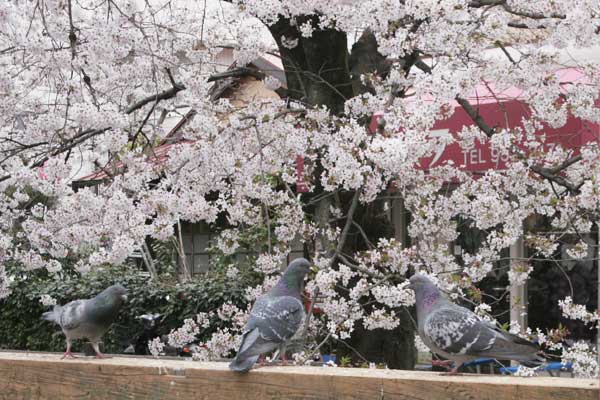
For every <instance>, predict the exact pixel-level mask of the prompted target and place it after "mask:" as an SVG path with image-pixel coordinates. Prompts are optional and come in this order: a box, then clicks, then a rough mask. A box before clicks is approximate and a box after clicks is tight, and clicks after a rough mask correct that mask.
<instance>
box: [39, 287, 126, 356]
mask: <svg viewBox="0 0 600 400" xmlns="http://www.w3.org/2000/svg"><path fill="white" fill-rule="evenodd" d="M126 300H127V290H126V289H125V288H124V287H123V286H121V285H119V284H116V285H112V286H110V287H108V288H106V289H104V291H102V292H101V293H100V294H98V295H97V296H96V297H94V298H91V299H87V300H74V301H72V302H70V303H67V304H65V305H64V306H59V305H56V306H54V309H53V310H52V311H48V312H45V313H44V314H42V319H44V320H46V321H53V322H55V323H57V324H58V325H59V326H60V327H61V329H62V331H63V333H64V334H65V337H66V338H67V350H66V351H65V354H64V355H63V357H62V358H75V356H74V355H73V354H72V353H71V342H72V341H73V339H80V338H87V339H88V340H89V341H90V342H91V343H92V347H93V348H94V351H95V352H96V358H106V356H105V355H104V354H102V353H101V352H100V349H99V348H98V343H99V342H100V339H101V338H102V336H103V335H104V334H105V333H106V331H108V328H110V326H111V324H112V323H113V321H114V319H115V318H116V317H117V313H118V312H119V309H120V308H121V305H122V304H123V302H124V301H126Z"/></svg>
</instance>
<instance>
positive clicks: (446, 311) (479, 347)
mask: <svg viewBox="0 0 600 400" xmlns="http://www.w3.org/2000/svg"><path fill="white" fill-rule="evenodd" d="M423 328H424V329H423V331H424V333H425V335H426V336H427V337H428V338H429V339H430V340H431V341H432V342H433V344H434V345H435V346H437V347H438V348H439V349H440V350H442V351H444V352H446V353H449V354H459V355H468V356H474V357H491V358H505V359H513V360H528V359H533V358H535V355H534V354H535V352H537V350H538V349H537V346H535V345H534V344H533V343H531V342H529V341H527V340H525V339H521V338H519V337H518V336H515V335H511V334H509V333H507V332H504V331H502V330H501V329H499V328H497V327H496V326H494V325H493V324H492V323H490V322H489V321H485V320H483V319H482V318H480V317H479V316H477V315H476V314H474V313H473V312H471V311H470V310H468V309H466V308H463V307H460V306H456V305H451V306H448V307H442V308H439V309H438V310H436V311H434V312H432V313H431V314H430V315H429V317H428V318H427V319H426V321H425V324H424V327H423Z"/></svg>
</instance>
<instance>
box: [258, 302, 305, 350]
mask: <svg viewBox="0 0 600 400" xmlns="http://www.w3.org/2000/svg"><path fill="white" fill-rule="evenodd" d="M256 306H258V307H256ZM256 306H255V307H253V309H252V311H251V312H250V318H249V320H248V324H249V325H250V326H252V327H256V328H258V331H259V333H260V336H261V337H262V338H263V339H265V340H268V341H272V342H277V343H282V342H285V341H287V340H289V339H290V338H292V336H294V334H295V333H296V332H297V331H298V328H300V325H301V324H302V320H303V319H304V307H303V305H302V302H300V300H298V299H297V298H295V297H292V296H279V297H267V298H266V301H263V302H261V303H260V304H258V303H257V304H256Z"/></svg>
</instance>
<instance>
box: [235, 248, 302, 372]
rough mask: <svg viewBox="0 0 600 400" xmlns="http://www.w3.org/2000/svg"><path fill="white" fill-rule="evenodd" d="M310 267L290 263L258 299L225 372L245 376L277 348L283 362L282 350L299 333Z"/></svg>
mask: <svg viewBox="0 0 600 400" xmlns="http://www.w3.org/2000/svg"><path fill="white" fill-rule="evenodd" d="M309 270H310V263H309V262H308V260H306V259H304V258H298V259H296V260H294V261H292V262H291V263H290V265H288V267H287V268H286V270H285V272H284V273H283V275H282V276H281V279H279V282H277V284H276V285H275V286H274V287H273V288H272V289H271V290H270V291H269V292H267V293H265V294H264V295H262V296H261V297H259V298H258V299H257V300H256V302H255V303H254V306H252V309H251V310H250V317H249V319H248V322H247V323H246V326H245V327H244V329H243V331H242V343H241V345H240V348H239V350H238V352H237V355H236V357H235V359H234V360H233V361H232V362H231V364H229V368H230V369H231V370H233V371H235V372H248V371H249V370H250V369H251V368H252V366H253V365H254V363H255V362H256V360H257V359H258V358H259V356H260V355H262V354H264V353H267V352H269V351H272V350H274V349H276V348H278V347H279V350H280V354H281V356H282V362H285V347H286V345H287V343H288V342H289V341H290V340H291V339H292V338H293V337H294V336H295V335H296V333H299V332H300V331H301V330H302V329H301V327H302V324H303V321H304V318H305V317H306V313H305V311H304V305H303V304H302V298H301V293H302V291H303V290H304V278H305V276H306V274H308V272H309Z"/></svg>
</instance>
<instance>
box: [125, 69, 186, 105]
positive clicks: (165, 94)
mask: <svg viewBox="0 0 600 400" xmlns="http://www.w3.org/2000/svg"><path fill="white" fill-rule="evenodd" d="M167 74H168V75H169V80H170V81H171V84H172V85H173V87H172V88H170V89H167V90H165V91H162V92H160V93H158V94H156V95H154V96H148V97H146V98H143V99H142V100H140V101H138V102H137V103H135V104H134V105H132V106H130V107H129V108H128V109H127V110H125V113H126V114H131V113H132V112H134V111H135V110H138V109H140V108H142V107H144V106H145V105H146V104H148V103H150V102H152V101H154V102H156V103H158V102H159V101H161V100H168V99H172V98H173V97H175V96H177V93H179V92H181V91H182V90H185V89H186V87H185V85H183V84H182V83H177V82H175V80H174V79H173V76H172V75H171V71H169V69H168V68H167Z"/></svg>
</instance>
